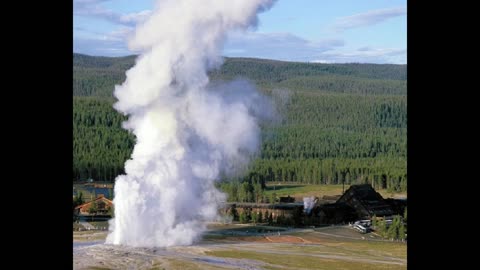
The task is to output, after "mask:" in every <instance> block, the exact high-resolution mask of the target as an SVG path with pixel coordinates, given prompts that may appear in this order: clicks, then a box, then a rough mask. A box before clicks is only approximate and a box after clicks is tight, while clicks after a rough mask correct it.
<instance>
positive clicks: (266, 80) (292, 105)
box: [73, 54, 407, 192]
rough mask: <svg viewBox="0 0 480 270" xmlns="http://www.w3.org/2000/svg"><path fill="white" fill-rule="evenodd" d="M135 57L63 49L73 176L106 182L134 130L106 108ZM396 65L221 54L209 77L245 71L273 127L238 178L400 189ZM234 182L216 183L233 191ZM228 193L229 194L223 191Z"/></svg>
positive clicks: (402, 154)
mask: <svg viewBox="0 0 480 270" xmlns="http://www.w3.org/2000/svg"><path fill="white" fill-rule="evenodd" d="M134 62H135V56H126V57H117V58H114V57H93V56H87V55H82V54H74V55H73V63H74V67H73V71H74V74H73V75H74V80H73V96H74V97H73V102H74V108H73V109H74V116H73V122H74V149H73V151H74V167H73V175H74V180H85V179H87V178H94V179H96V180H113V179H114V178H115V177H116V176H117V175H118V174H120V173H122V172H123V167H124V162H125V160H127V159H128V158H129V157H130V154H131V151H132V148H133V146H134V141H135V139H134V136H133V135H132V134H130V133H128V132H127V131H125V130H124V129H122V128H121V122H122V121H124V120H126V117H125V116H123V115H121V114H119V113H117V112H116V111H115V110H114V109H113V108H112V104H113V102H114V98H113V95H112V93H113V89H114V85H115V84H121V83H122V82H123V81H124V80H125V71H126V70H127V69H128V68H130V67H131V66H133V64H134ZM406 68H407V66H406V65H387V64H385V65H384V64H381V65H378V64H316V63H315V64H313V63H298V62H283V61H274V60H265V59H253V58H225V62H224V64H223V65H222V66H221V67H220V68H219V69H218V70H214V71H211V73H210V78H211V80H212V81H219V80H230V79H234V78H246V79H249V80H252V81H253V82H254V83H255V84H256V85H257V86H258V87H259V89H260V90H261V91H263V92H264V93H265V94H266V95H270V96H271V97H272V98H273V99H274V100H276V101H278V100H280V99H281V97H280V96H278V95H275V94H272V93H273V92H272V89H287V92H288V95H287V96H289V98H288V100H287V102H278V103H277V105H278V113H279V114H281V118H282V121H281V123H280V124H278V123H276V124H264V125H263V126H262V136H263V143H262V146H261V153H260V156H259V157H258V158H257V159H256V160H254V161H253V162H252V165H251V168H250V171H249V173H248V174H247V176H246V180H249V181H250V182H262V183H264V182H265V181H276V182H282V181H288V182H298V183H312V184H338V183H342V182H343V181H345V183H346V184H359V183H367V182H368V183H372V182H373V183H374V186H375V187H378V188H387V189H390V190H396V191H405V190H406V187H407V170H406V156H407V147H406V145H407V143H406V137H407V96H406V93H407V90H406V83H407V75H406ZM239 188H240V187H228V186H227V187H224V190H225V191H226V192H227V191H228V190H238V189H239ZM232 192H233V191H232Z"/></svg>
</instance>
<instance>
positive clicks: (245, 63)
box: [73, 53, 406, 97]
mask: <svg viewBox="0 0 480 270" xmlns="http://www.w3.org/2000/svg"><path fill="white" fill-rule="evenodd" d="M135 57H136V56H134V55H132V56H126V57H98V56H88V55H83V54H75V53H74V54H73V72H74V80H73V95H74V96H103V97H111V96H112V93H113V87H112V85H115V84H121V83H122V82H123V81H124V80H125V71H127V70H128V69H129V68H130V67H132V66H133V65H134V63H135ZM210 76H211V79H212V80H231V79H234V78H248V79H249V80H253V81H255V82H256V83H257V84H259V85H260V86H263V87H266V88H274V87H284V88H285V87H286V88H295V89H303V90H323V91H333V92H342V93H363V94H365V93H368V94H406V65H391V64H320V63H299V62H284V61H275V60H265V59H255V58H228V57H227V58H225V62H224V64H223V65H222V66H221V68H220V69H218V70H214V71H212V72H211V73H210Z"/></svg>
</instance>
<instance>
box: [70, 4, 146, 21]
mask: <svg viewBox="0 0 480 270" xmlns="http://www.w3.org/2000/svg"><path fill="white" fill-rule="evenodd" d="M107 1H109V0H74V2H73V14H74V15H77V16H85V17H95V18H100V19H104V20H107V21H109V22H111V23H114V24H120V25H126V26H135V25H136V24H137V23H139V22H142V21H144V20H145V19H146V18H148V16H150V14H151V13H152V11H151V10H143V11H140V12H132V13H129V14H121V13H118V12H115V11H112V10H110V9H106V8H104V7H102V6H101V5H100V3H102V2H107Z"/></svg>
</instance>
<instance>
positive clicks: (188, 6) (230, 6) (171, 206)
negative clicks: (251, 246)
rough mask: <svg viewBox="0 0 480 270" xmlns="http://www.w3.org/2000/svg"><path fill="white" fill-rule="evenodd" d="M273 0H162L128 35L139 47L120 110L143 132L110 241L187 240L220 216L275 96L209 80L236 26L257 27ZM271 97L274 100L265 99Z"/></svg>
mask: <svg viewBox="0 0 480 270" xmlns="http://www.w3.org/2000/svg"><path fill="white" fill-rule="evenodd" d="M272 5H273V1H272V0H201V1H199V0H172V1H168V0H162V1H157V3H156V7H155V10H154V11H153V13H152V15H151V16H150V17H149V18H148V19H147V20H146V21H145V22H144V23H142V24H141V25H139V26H137V29H136V32H135V35H134V36H133V38H132V40H131V41H130V44H129V46H130V47H131V49H133V50H136V51H140V52H141V55H140V56H139V57H138V59H137V60H136V64H135V66H134V67H132V68H131V69H130V70H128V71H127V73H126V80H125V82H124V83H123V84H122V85H120V86H116V87H115V92H114V94H115V97H116V98H117V99H118V102H117V103H116V104H115V105H114V107H115V109H116V110H118V111H119V112H122V113H124V114H126V115H129V119H128V121H127V122H126V123H124V127H125V128H127V129H129V130H131V131H132V132H133V133H134V134H135V136H136V145H135V147H134V150H133V153H132V157H131V159H130V160H128V161H127V162H126V163H125V172H126V174H125V175H120V176H118V177H117V179H116V184H115V198H114V205H115V218H114V219H113V220H111V221H110V230H111V231H110V233H109V235H108V237H107V243H110V244H121V245H130V246H142V247H165V246H172V245H188V244H191V243H192V242H193V241H195V240H196V239H198V238H199V237H200V236H201V233H202V232H203V231H204V229H205V225H204V221H207V220H213V219H214V218H215V217H216V215H217V206H218V202H219V201H223V200H224V199H225V198H224V195H223V194H222V193H220V192H219V191H218V190H216V189H215V187H214V181H215V180H217V179H218V177H219V175H220V174H221V173H225V174H229V173H232V172H235V171H236V170H238V168H242V167H244V166H245V165H246V164H247V162H248V160H249V156H251V155H252V154H253V153H255V151H256V150H257V148H258V146H259V143H260V141H259V139H260V137H259V131H260V130H259V127H258V117H259V116H260V117H263V116H265V109H266V108H267V109H268V106H267V105H268V104H267V103H268V102H267V103H266V102H265V100H264V98H263V97H262V96H261V95H260V94H258V93H257V92H256V91H255V89H254V88H253V86H251V85H249V84H248V83H246V82H232V83H230V84H228V85H223V86H218V85H217V86H216V87H210V86H209V85H208V82H209V80H208V76H207V71H208V70H209V69H212V68H215V67H218V66H219V65H220V64H221V62H222V58H221V56H220V53H221V49H222V45H223V42H224V40H225V37H226V34H227V33H228V31H232V30H245V29H247V28H248V27H250V26H254V25H255V24H256V21H257V13H258V12H261V11H263V10H266V9H268V8H270V7H271V6H272ZM266 104H267V105H266Z"/></svg>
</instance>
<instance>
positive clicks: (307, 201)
mask: <svg viewBox="0 0 480 270" xmlns="http://www.w3.org/2000/svg"><path fill="white" fill-rule="evenodd" d="M317 200H318V199H317V198H315V197H313V196H311V197H304V198H303V211H305V214H307V215H310V212H312V209H313V207H315V204H316V203H317Z"/></svg>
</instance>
